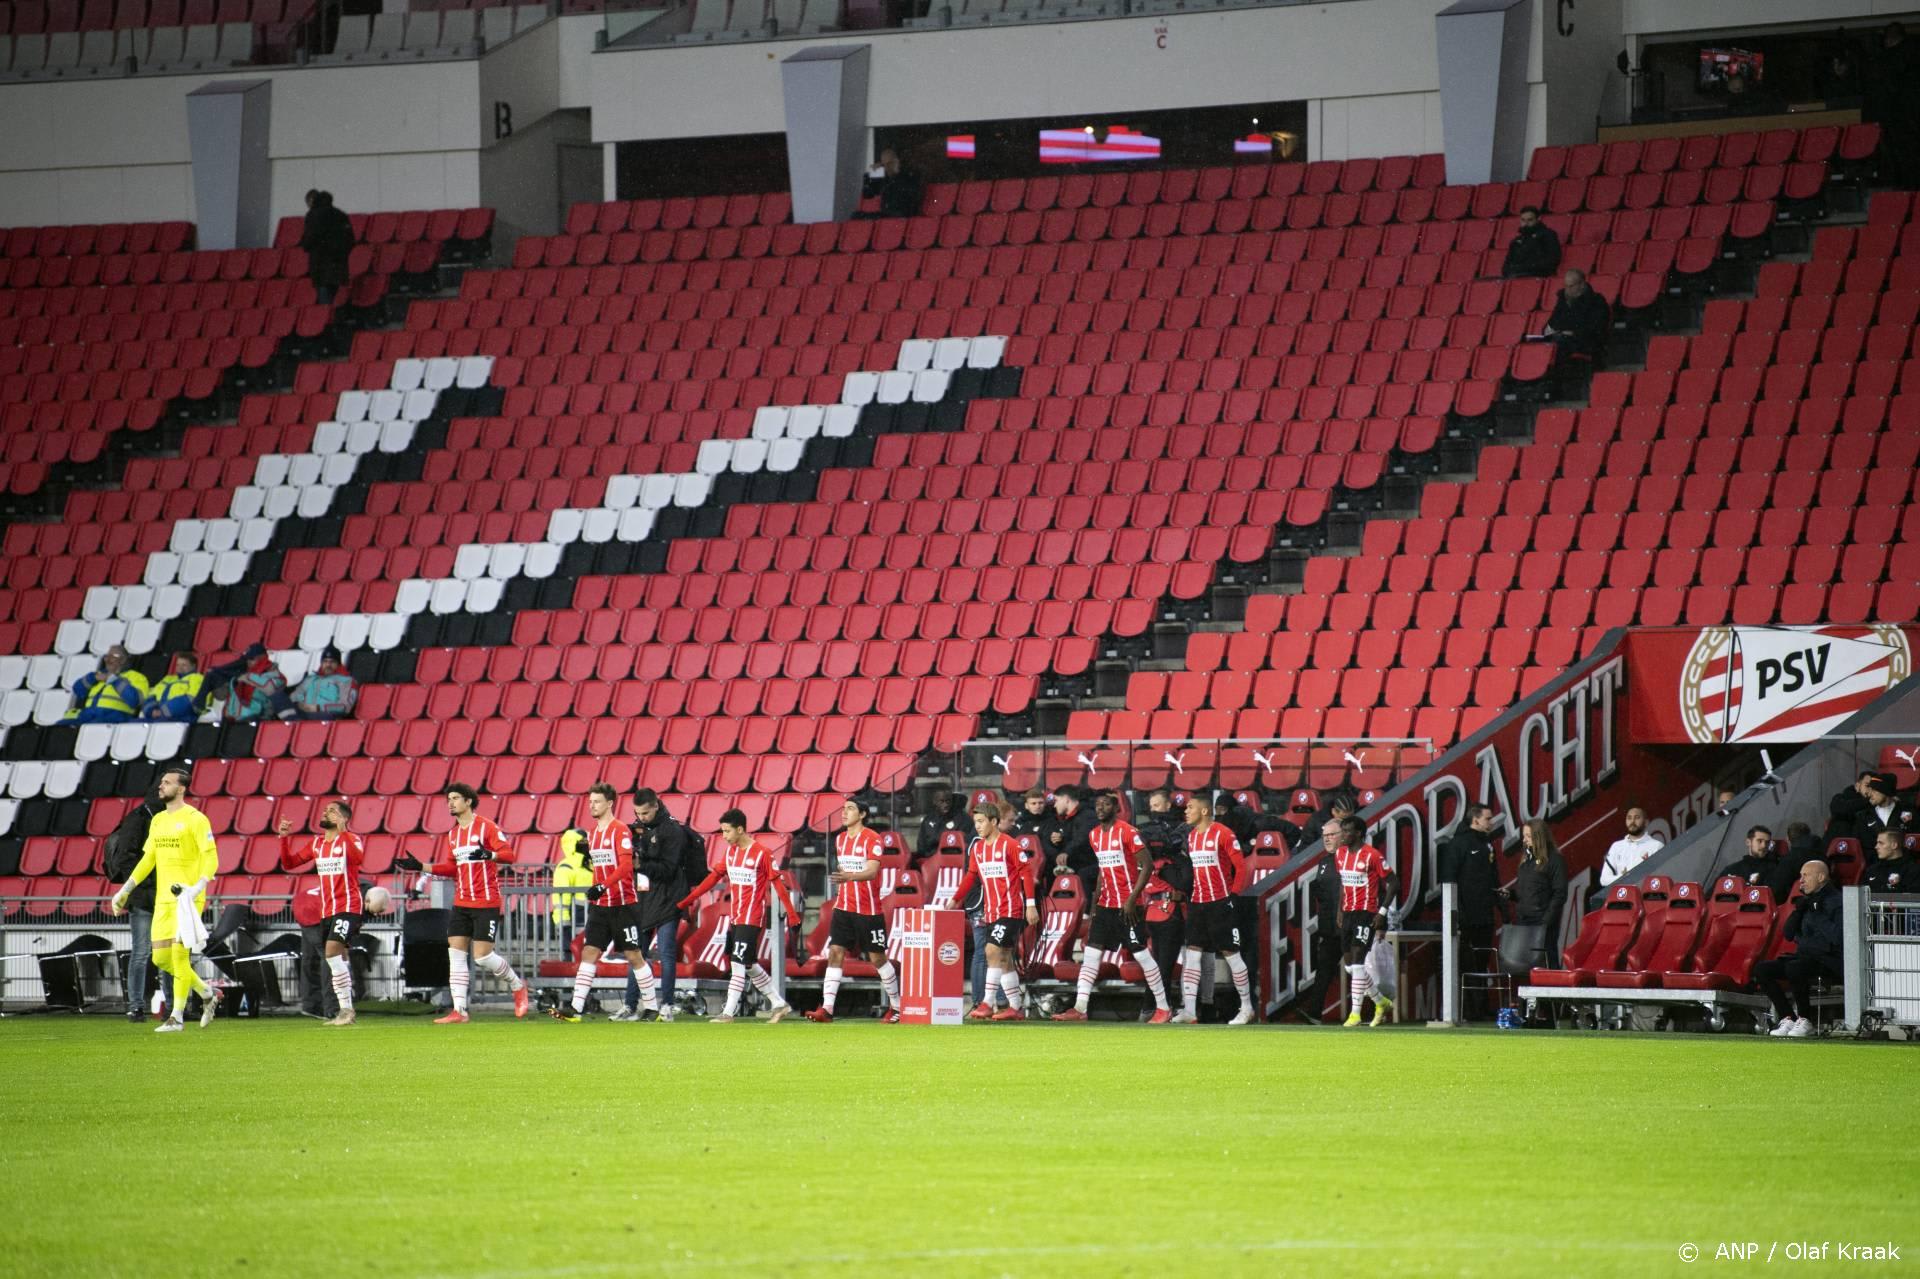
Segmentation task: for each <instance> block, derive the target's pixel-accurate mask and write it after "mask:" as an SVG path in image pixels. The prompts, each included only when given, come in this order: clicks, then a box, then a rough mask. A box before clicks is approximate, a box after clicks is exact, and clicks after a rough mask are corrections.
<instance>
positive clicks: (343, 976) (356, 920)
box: [276, 799, 366, 1026]
mask: <svg viewBox="0 0 1920 1279" xmlns="http://www.w3.org/2000/svg"><path fill="white" fill-rule="evenodd" d="M352 820H353V809H352V808H351V807H350V806H349V805H348V804H347V801H346V800H344V799H336V800H333V801H331V802H329V803H328V804H327V806H326V807H325V808H323V809H321V810H320V833H319V834H318V835H314V836H311V837H310V838H308V839H307V840H305V841H304V842H300V841H296V840H295V839H294V838H293V819H292V818H290V817H282V818H281V819H280V825H279V826H278V827H277V828H276V829H277V830H278V833H279V835H280V869H281V870H283V871H285V872H286V873H287V874H289V875H292V874H296V873H298V872H299V871H302V870H305V869H306V868H307V867H308V866H311V867H313V870H314V873H315V874H316V875H318V876H319V878H320V884H319V891H320V929H321V935H322V936H324V937H325V938H326V939H327V941H326V953H327V975H328V977H329V979H330V980H331V981H332V982H333V995H334V998H335V999H337V1000H338V1001H339V1002H340V1011H339V1012H338V1013H336V1014H335V1015H334V1017H333V1020H331V1021H329V1022H327V1023H325V1024H326V1025H329V1026H351V1025H353V970H352V969H351V968H350V967H349V965H348V963H347V943H348V942H349V941H351V940H353V935H354V934H355V933H357V932H359V931H360V917H361V915H362V914H363V913H364V912H365V909H366V907H365V904H364V903H363V902H362V901H361V898H360V866H361V863H362V862H364V861H365V860H366V850H365V849H363V848H362V847H361V845H360V837H359V836H358V835H355V834H352V833H350V832H349V831H348V830H347V823H348V822H350V821H352Z"/></svg>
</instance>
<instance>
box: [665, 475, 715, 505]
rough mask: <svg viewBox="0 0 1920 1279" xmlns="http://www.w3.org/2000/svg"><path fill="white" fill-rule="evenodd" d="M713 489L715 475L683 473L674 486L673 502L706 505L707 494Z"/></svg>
mask: <svg viewBox="0 0 1920 1279" xmlns="http://www.w3.org/2000/svg"><path fill="white" fill-rule="evenodd" d="M712 491H713V477H712V476H710V475H699V474H694V475H682V476H680V477H679V479H678V481H677V482H676V483H675V484H674V486H673V504H674V505H675V506H704V505H706V501H707V495H708V494H709V493H711V492H712Z"/></svg>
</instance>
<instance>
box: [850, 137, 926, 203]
mask: <svg viewBox="0 0 1920 1279" xmlns="http://www.w3.org/2000/svg"><path fill="white" fill-rule="evenodd" d="M923 194H924V189H923V188H922V187H921V185H920V175H919V174H917V173H914V172H913V171H912V170H910V169H907V168H904V167H903V166H902V165H901V163H900V156H899V155H898V154H897V153H896V152H895V151H894V150H893V148H891V147H888V148H887V149H885V150H883V151H882V152H881V153H880V161H879V163H877V164H875V165H874V166H873V167H872V168H871V169H868V170H867V178H866V181H865V182H864V183H862V184H861V188H860V195H861V198H862V199H868V200H871V199H872V198H873V197H875V196H879V197H880V211H879V212H878V213H863V214H860V215H859V216H861V217H863V218H916V217H919V216H920V200H921V197H922V195H923Z"/></svg>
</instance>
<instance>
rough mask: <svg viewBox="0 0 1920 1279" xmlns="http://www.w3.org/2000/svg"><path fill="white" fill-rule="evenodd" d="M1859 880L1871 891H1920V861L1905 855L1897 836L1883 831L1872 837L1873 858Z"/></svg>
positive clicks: (1903, 844)
mask: <svg viewBox="0 0 1920 1279" xmlns="http://www.w3.org/2000/svg"><path fill="white" fill-rule="evenodd" d="M1860 882H1861V883H1863V884H1865V885H1866V888H1867V891H1868V892H1870V893H1920V861H1915V860H1914V859H1913V858H1911V857H1909V856H1907V849H1906V843H1905V841H1903V840H1902V839H1901V838H1900V837H1899V836H1898V835H1896V834H1894V833H1893V832H1892V831H1890V830H1883V831H1881V832H1880V833H1879V834H1878V835H1875V836H1874V837H1873V861H1872V862H1871V863H1870V864H1869V865H1868V866H1867V873H1866V875H1865V876H1864V877H1863V878H1862V879H1861V881H1860Z"/></svg>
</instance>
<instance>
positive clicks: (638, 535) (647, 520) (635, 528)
mask: <svg viewBox="0 0 1920 1279" xmlns="http://www.w3.org/2000/svg"><path fill="white" fill-rule="evenodd" d="M652 532H653V509H652V508H651V507H646V506H636V507H634V508H633V509H632V510H630V511H622V512H620V529H619V532H618V533H617V534H616V536H617V537H618V538H619V539H620V540H621V541H622V542H644V541H646V540H647V538H648V536H649V535H651V534H652Z"/></svg>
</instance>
